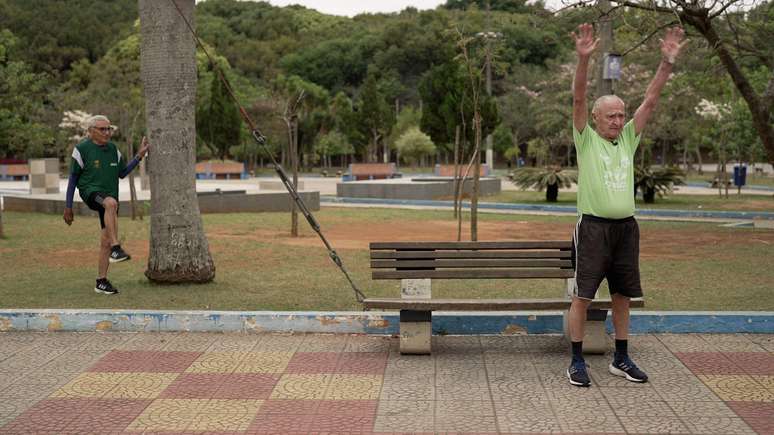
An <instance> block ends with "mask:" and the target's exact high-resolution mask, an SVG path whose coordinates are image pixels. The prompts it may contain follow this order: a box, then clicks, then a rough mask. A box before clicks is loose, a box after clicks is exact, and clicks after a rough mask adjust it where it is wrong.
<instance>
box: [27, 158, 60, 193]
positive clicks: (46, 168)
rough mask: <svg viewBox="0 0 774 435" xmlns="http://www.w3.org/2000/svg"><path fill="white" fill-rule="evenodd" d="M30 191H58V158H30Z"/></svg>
mask: <svg viewBox="0 0 774 435" xmlns="http://www.w3.org/2000/svg"><path fill="white" fill-rule="evenodd" d="M29 164H30V193H31V194H33V195H36V194H41V193H59V159H57V158H48V159H30V161H29Z"/></svg>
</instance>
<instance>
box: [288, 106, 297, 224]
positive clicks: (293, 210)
mask: <svg viewBox="0 0 774 435" xmlns="http://www.w3.org/2000/svg"><path fill="white" fill-rule="evenodd" d="M290 125H291V127H290V128H291V140H290V144H291V145H290V164H291V166H292V170H293V188H294V189H296V191H298V118H297V117H296V116H294V117H293V118H292V120H291V122H290ZM290 235H291V236H293V237H298V206H297V205H296V202H295V201H293V202H292V204H291V206H290Z"/></svg>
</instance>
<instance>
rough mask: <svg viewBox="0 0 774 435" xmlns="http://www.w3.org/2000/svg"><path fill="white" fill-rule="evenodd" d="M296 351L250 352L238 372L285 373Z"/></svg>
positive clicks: (237, 369) (237, 368) (238, 367)
mask: <svg viewBox="0 0 774 435" xmlns="http://www.w3.org/2000/svg"><path fill="white" fill-rule="evenodd" d="M293 353H294V352H248V353H247V355H246V356H245V358H244V359H243V360H242V361H241V362H240V363H239V365H238V366H237V367H236V369H235V370H234V372H236V373H283V372H284V371H285V368H286V367H287V366H288V362H290V359H291V358H293Z"/></svg>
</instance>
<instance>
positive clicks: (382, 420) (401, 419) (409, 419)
mask: <svg viewBox="0 0 774 435" xmlns="http://www.w3.org/2000/svg"><path fill="white" fill-rule="evenodd" d="M434 427H435V418H434V417H433V416H432V415H429V416H404V415H401V416H395V415H378V414H377V416H376V420H375V421H374V432H403V433H415V432H433V430H434Z"/></svg>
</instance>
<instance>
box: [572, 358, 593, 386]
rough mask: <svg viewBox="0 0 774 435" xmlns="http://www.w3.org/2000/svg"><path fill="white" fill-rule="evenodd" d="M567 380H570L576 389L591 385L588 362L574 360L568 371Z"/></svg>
mask: <svg viewBox="0 0 774 435" xmlns="http://www.w3.org/2000/svg"><path fill="white" fill-rule="evenodd" d="M567 378H568V379H569V380H570V384H572V385H575V386H576V387H588V386H590V385H591V379H589V373H588V372H587V371H586V362H585V361H583V360H572V363H571V364H570V368H568V369H567Z"/></svg>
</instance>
